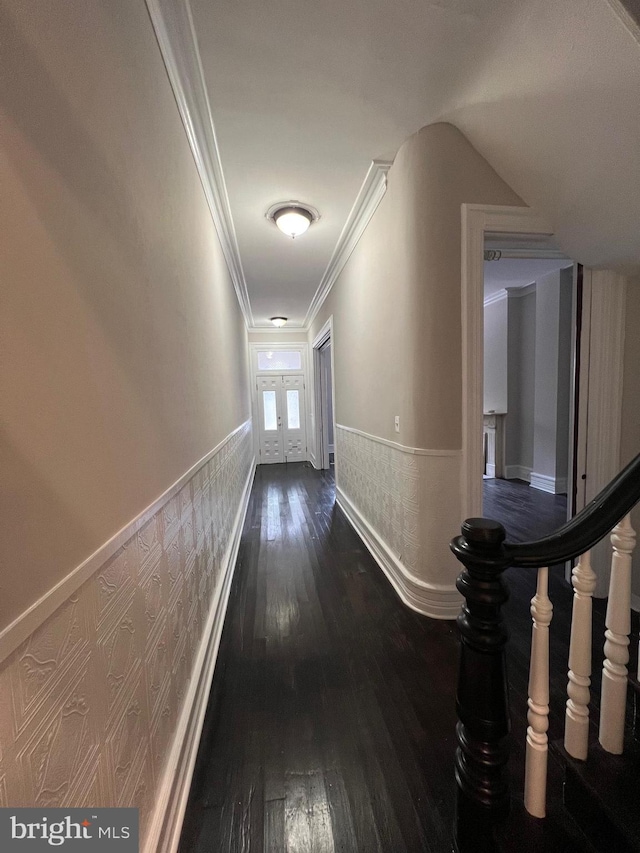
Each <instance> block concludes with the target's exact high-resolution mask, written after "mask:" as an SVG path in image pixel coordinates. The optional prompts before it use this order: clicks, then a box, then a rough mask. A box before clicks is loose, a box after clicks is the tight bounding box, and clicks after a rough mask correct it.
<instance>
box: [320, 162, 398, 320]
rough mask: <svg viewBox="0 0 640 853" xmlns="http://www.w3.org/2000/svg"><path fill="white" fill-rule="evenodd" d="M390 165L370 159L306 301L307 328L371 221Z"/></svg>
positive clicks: (380, 198)
mask: <svg viewBox="0 0 640 853" xmlns="http://www.w3.org/2000/svg"><path fill="white" fill-rule="evenodd" d="M391 166H392V163H391V162H390V161H388V160H372V161H371V165H370V166H369V170H368V172H367V174H366V176H365V179H364V181H363V183H362V186H361V187H360V192H359V193H358V196H357V198H356V200H355V202H354V205H353V207H352V208H351V211H350V213H349V216H348V217H347V221H346V222H345V225H344V228H343V229H342V233H341V234H340V237H339V238H338V242H337V243H336V247H335V249H334V250H333V254H332V255H331V260H330V261H329V264H328V266H327V268H326V270H325V271H324V275H323V276H322V278H321V279H320V284H319V285H318V289H317V290H316V292H315V294H314V296H313V299H312V300H311V304H310V305H309V310H308V311H307V316H306V317H305V319H304V325H305V326H306V327H307V328H309V327H310V326H311V323H313V320H314V318H315V316H316V314H317V313H318V311H319V310H320V306H321V305H322V303H323V302H324V300H325V299H326V298H327V296H328V295H329V292H330V290H331V288H332V287H333V285H334V284H335V282H336V280H337V278H338V276H339V275H340V273H341V272H342V270H343V269H344V267H345V264H346V263H347V261H348V260H349V257H350V256H351V253H352V252H353V250H354V249H355V247H356V246H357V245H358V241H359V240H360V238H361V237H362V235H363V233H364V231H365V228H366V227H367V225H368V224H369V222H370V221H371V217H372V216H373V214H374V213H375V212H376V208H377V207H378V205H379V204H380V202H381V201H382V198H383V196H384V194H385V192H386V190H387V172H388V171H389V169H390V168H391Z"/></svg>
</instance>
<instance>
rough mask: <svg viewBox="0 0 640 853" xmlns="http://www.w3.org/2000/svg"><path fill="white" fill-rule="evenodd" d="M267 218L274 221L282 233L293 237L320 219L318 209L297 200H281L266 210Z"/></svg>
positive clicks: (302, 232)
mask: <svg viewBox="0 0 640 853" xmlns="http://www.w3.org/2000/svg"><path fill="white" fill-rule="evenodd" d="M267 219H270V220H271V221H272V222H274V223H275V224H276V225H277V226H278V228H279V229H280V231H282V233H283V234H286V235H287V237H291V238H292V239H295V238H296V237H299V236H300V235H301V234H304V232H305V231H306V230H307V229H308V228H309V226H310V225H311V224H312V223H313V222H317V221H318V219H320V214H319V213H318V211H317V210H316V209H315V208H314V207H311V205H308V204H301V203H300V202H298V201H281V202H278V204H274V205H273V206H272V207H270V208H269V210H268V211H267Z"/></svg>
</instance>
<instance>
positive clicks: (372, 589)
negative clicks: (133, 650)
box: [180, 463, 457, 853]
mask: <svg viewBox="0 0 640 853" xmlns="http://www.w3.org/2000/svg"><path fill="white" fill-rule="evenodd" d="M333 495H334V485H333V477H332V475H331V474H329V473H328V472H317V471H314V470H313V469H312V468H311V467H309V466H307V465H303V464H300V463H298V464H293V465H262V466H258V469H257V474H256V481H255V485H254V489H253V493H252V497H251V504H250V507H249V512H248V515H247V521H246V524H245V529H244V534H243V539H242V544H241V548H240V554H239V560H238V565H237V568H236V575H235V578H234V583H233V589H232V593H231V599H230V602H229V610H228V613H227V619H226V623H225V628H224V633H223V636H222V643H221V648H220V653H219V657H218V664H217V669H216V677H215V679H214V691H213V693H212V696H211V699H210V703H209V709H208V713H207V719H206V722H205V728H204V732H203V736H202V740H201V745H200V752H199V757H198V763H197V765H196V772H195V775H194V781H193V786H192V790H191V799H190V802H189V805H188V808H187V813H186V816H185V821H184V828H183V836H182V840H181V845H180V850H181V853H204V851H212V850H216V851H218V850H220V851H225V853H226V851H262V850H264V851H265V853H266V851H273V853H276V851H278V853H282V851H285V850H287V851H317V853H325V851H336V853H337V851H346V853H377V851H379V853H388V851H393V853H404V851H407V853H414V851H432V850H433V851H445V850H447V849H448V844H449V838H450V829H451V821H452V817H453V815H452V805H453V763H452V758H453V751H454V727H455V697H454V684H455V681H454V677H453V675H454V671H455V667H456V662H457V639H456V636H455V626H454V623H452V622H442V621H436V620H432V619H427V618H425V617H423V616H420V615H419V614H417V613H414V612H413V611H411V610H409V609H408V608H407V607H405V606H404V605H403V604H402V603H401V601H400V600H399V599H398V597H397V595H396V594H395V592H394V590H393V589H392V587H391V585H390V584H389V583H388V581H387V580H386V578H385V577H384V575H383V574H382V572H381V571H380V570H379V568H378V567H377V565H376V564H375V562H374V561H373V559H372V558H371V556H370V555H369V553H368V551H367V550H366V549H365V548H364V546H363V545H362V543H361V542H360V540H359V538H358V536H357V535H356V534H355V533H354V531H353V530H352V528H351V526H350V525H349V523H348V522H347V521H346V519H345V518H344V516H343V515H342V512H341V511H340V510H339V509H338V508H337V507H335V506H334V501H333Z"/></svg>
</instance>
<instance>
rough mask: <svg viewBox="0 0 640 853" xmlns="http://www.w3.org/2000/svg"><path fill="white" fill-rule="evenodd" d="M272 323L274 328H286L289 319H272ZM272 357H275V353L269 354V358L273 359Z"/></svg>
mask: <svg viewBox="0 0 640 853" xmlns="http://www.w3.org/2000/svg"><path fill="white" fill-rule="evenodd" d="M271 322H272V323H273V325H274V326H277V327H278V328H279V329H281V328H282V326H284V324H285V323H286V322H287V318H286V317H272V318H271ZM272 355H273V353H269V357H271V356H272Z"/></svg>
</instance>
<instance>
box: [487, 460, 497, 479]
mask: <svg viewBox="0 0 640 853" xmlns="http://www.w3.org/2000/svg"><path fill="white" fill-rule="evenodd" d="M495 476H496V466H495V465H493V464H492V463H491V462H487V477H488V478H489V479H490V480H494V479H495Z"/></svg>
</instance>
